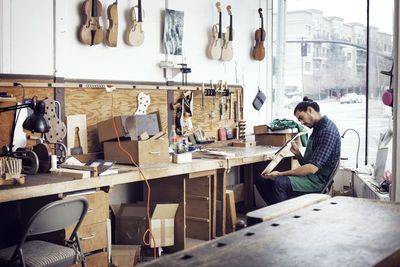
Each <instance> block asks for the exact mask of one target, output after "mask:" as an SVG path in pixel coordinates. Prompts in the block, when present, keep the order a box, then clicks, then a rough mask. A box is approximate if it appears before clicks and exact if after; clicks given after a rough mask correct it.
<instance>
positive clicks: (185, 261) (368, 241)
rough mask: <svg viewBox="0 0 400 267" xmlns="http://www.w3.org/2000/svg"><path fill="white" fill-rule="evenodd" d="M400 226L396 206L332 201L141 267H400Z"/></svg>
mask: <svg viewBox="0 0 400 267" xmlns="http://www.w3.org/2000/svg"><path fill="white" fill-rule="evenodd" d="M306 196H307V195H306ZM303 197H305V196H301V197H298V198H297V199H298V200H299V201H301V199H300V198H303ZM282 203H283V202H282ZM290 206H291V205H290ZM271 207H272V206H271ZM288 208H290V207H288ZM399 222H400V203H393V202H385V201H379V200H370V199H361V198H352V197H334V198H330V199H327V200H324V201H321V202H319V203H316V204H313V205H308V206H305V207H304V208H300V209H297V210H294V211H291V212H289V213H287V214H286V215H282V216H279V217H277V218H273V219H271V220H269V221H265V222H262V223H259V224H256V225H254V226H251V227H247V228H245V229H243V230H240V231H237V232H234V233H231V234H228V235H225V236H223V237H221V238H218V239H216V240H212V241H209V242H206V243H204V244H202V245H199V246H196V247H194V248H192V249H187V250H185V251H181V252H178V253H175V254H172V255H167V256H163V257H161V258H159V259H157V260H155V261H151V262H148V263H146V264H143V265H141V266H150V265H151V266H231V267H233V266H399V263H400V249H399V248H400V227H399Z"/></svg>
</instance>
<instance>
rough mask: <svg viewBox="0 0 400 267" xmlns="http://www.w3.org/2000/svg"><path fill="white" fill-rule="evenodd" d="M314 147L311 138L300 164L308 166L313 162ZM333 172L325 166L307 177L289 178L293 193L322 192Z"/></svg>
mask: <svg viewBox="0 0 400 267" xmlns="http://www.w3.org/2000/svg"><path fill="white" fill-rule="evenodd" d="M312 145H313V140H312V138H310V139H309V140H308V144H307V148H306V151H305V152H304V157H303V161H302V162H300V163H301V165H304V164H307V163H308V162H309V161H310V160H311V156H312V152H313V149H312ZM331 171H332V169H331V168H329V167H326V166H323V167H322V168H321V169H319V170H318V171H317V172H316V173H315V174H309V175H306V176H289V179H290V183H291V184H292V189H293V191H300V192H320V191H321V190H322V189H323V188H324V186H325V184H326V182H327V181H328V176H329V174H330V173H331Z"/></svg>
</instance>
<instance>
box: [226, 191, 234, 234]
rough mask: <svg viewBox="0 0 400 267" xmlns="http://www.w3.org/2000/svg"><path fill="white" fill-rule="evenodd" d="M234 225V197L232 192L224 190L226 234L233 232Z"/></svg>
mask: <svg viewBox="0 0 400 267" xmlns="http://www.w3.org/2000/svg"><path fill="white" fill-rule="evenodd" d="M235 224H236V207H235V196H234V195H233V191H232V190H226V233H227V234H229V233H232V232H234V231H235Z"/></svg>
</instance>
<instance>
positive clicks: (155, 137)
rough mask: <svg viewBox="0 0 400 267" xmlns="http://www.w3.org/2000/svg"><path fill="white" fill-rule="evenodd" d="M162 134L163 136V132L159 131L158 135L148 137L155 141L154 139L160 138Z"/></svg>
mask: <svg viewBox="0 0 400 267" xmlns="http://www.w3.org/2000/svg"><path fill="white" fill-rule="evenodd" d="M164 134H165V132H163V131H161V132H159V133H158V134H155V135H153V136H152V137H150V140H156V139H158V138H160V137H161V136H163V135H164Z"/></svg>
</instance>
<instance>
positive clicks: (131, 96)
mask: <svg viewBox="0 0 400 267" xmlns="http://www.w3.org/2000/svg"><path fill="white" fill-rule="evenodd" d="M140 92H141V90H140V88H138V89H135V90H133V89H132V90H129V89H118V88H117V90H115V91H113V93H112V94H113V96H114V108H113V114H114V116H119V115H130V114H134V113H135V112H136V109H137V96H138V94H139V93H140ZM143 92H144V93H145V94H146V95H150V99H151V100H150V101H151V104H150V106H149V107H148V108H147V113H151V112H155V111H158V112H159V114H160V119H161V127H162V129H163V130H164V131H166V129H167V108H166V101H167V91H165V90H143ZM111 103H112V101H111V93H107V92H106V90H105V89H87V88H82V89H76V88H66V89H65V116H70V115H77V114H86V123H87V132H88V151H89V152H98V151H102V150H103V148H102V146H101V144H100V143H99V142H98V136H97V123H98V122H100V121H103V120H107V119H110V118H111Z"/></svg>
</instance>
